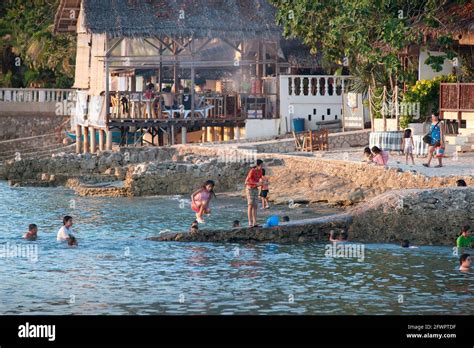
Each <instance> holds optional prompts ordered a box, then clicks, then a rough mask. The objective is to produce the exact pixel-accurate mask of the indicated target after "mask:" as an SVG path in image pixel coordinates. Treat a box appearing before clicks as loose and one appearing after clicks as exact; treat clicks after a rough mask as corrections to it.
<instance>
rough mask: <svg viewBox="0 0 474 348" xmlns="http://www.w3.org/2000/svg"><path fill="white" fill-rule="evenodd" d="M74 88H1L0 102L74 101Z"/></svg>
mask: <svg viewBox="0 0 474 348" xmlns="http://www.w3.org/2000/svg"><path fill="white" fill-rule="evenodd" d="M75 97H76V90H74V89H45V88H0V102H9V103H51V102H52V103H56V102H62V101H65V100H66V101H74V100H75Z"/></svg>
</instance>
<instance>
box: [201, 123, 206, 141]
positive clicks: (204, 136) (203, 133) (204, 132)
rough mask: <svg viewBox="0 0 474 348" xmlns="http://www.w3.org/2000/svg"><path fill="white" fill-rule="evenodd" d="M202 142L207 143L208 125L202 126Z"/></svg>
mask: <svg viewBox="0 0 474 348" xmlns="http://www.w3.org/2000/svg"><path fill="white" fill-rule="evenodd" d="M201 129H202V142H203V143H206V142H207V127H202V128H201Z"/></svg>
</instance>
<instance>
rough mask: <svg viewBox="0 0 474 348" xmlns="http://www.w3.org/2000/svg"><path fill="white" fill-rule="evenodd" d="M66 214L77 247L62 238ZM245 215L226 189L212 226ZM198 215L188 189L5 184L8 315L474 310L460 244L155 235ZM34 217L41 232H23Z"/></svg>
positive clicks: (3, 255) (2, 233)
mask: <svg viewBox="0 0 474 348" xmlns="http://www.w3.org/2000/svg"><path fill="white" fill-rule="evenodd" d="M272 209H273V208H272ZM270 213H271V212H270ZM67 214H68V215H72V216H73V217H74V226H73V229H74V231H75V233H76V236H77V237H78V241H79V246H78V247H77V248H69V247H67V246H66V245H65V244H64V243H57V242H56V232H57V230H58V229H59V228H60V227H61V219H62V217H63V216H64V215H67ZM245 215H246V202H245V199H242V198H240V197H237V198H229V197H227V198H226V197H219V198H218V199H217V200H215V201H214V202H213V203H212V215H211V216H210V217H209V218H208V219H207V225H206V228H229V226H230V225H231V223H232V221H233V220H235V219H240V220H241V221H242V222H243V223H245ZM193 219H194V216H193V213H192V211H191V210H190V209H189V197H182V196H175V197H147V198H100V197H86V198H82V197H77V196H75V195H74V194H73V192H72V191H70V190H68V189H64V188H12V187H9V186H8V185H7V184H6V183H5V182H0V314H37V315H40V314H229V315H231V314H473V313H474V309H473V308H474V296H473V290H474V273H473V272H468V273H461V272H459V271H458V270H457V267H458V261H457V259H458V256H456V255H455V253H454V252H453V248H451V247H431V246H421V247H419V248H418V249H402V248H401V247H399V246H397V245H389V244H367V245H364V247H363V251H364V255H363V256H364V257H363V258H360V257H359V258H358V257H336V256H334V257H331V256H330V255H329V256H328V252H327V250H328V248H327V245H326V244H324V243H321V244H305V245H275V244H258V245H239V244H212V243H170V242H154V241H148V240H145V238H146V237H149V236H155V235H157V234H159V233H160V232H166V231H185V230H187V229H188V228H189V225H190V223H191V222H192V220H193ZM29 223H36V224H37V225H38V226H39V234H38V235H39V238H38V241H37V242H26V241H23V240H22V239H21V236H22V234H23V233H24V232H26V229H27V226H28V224H29ZM453 243H454V241H453ZM2 250H3V252H1V251H2Z"/></svg>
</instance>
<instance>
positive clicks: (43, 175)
mask: <svg viewBox="0 0 474 348" xmlns="http://www.w3.org/2000/svg"><path fill="white" fill-rule="evenodd" d="M49 180H50V177H49V174H48V173H43V174H41V181H49Z"/></svg>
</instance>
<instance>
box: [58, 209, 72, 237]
mask: <svg viewBox="0 0 474 348" xmlns="http://www.w3.org/2000/svg"><path fill="white" fill-rule="evenodd" d="M71 227H72V216H68V215H66V216H65V217H64V218H63V227H61V228H60V229H59V231H58V235H57V236H56V240H57V241H58V242H64V241H68V240H69V239H71V237H74V235H73V233H72V228H71Z"/></svg>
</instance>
